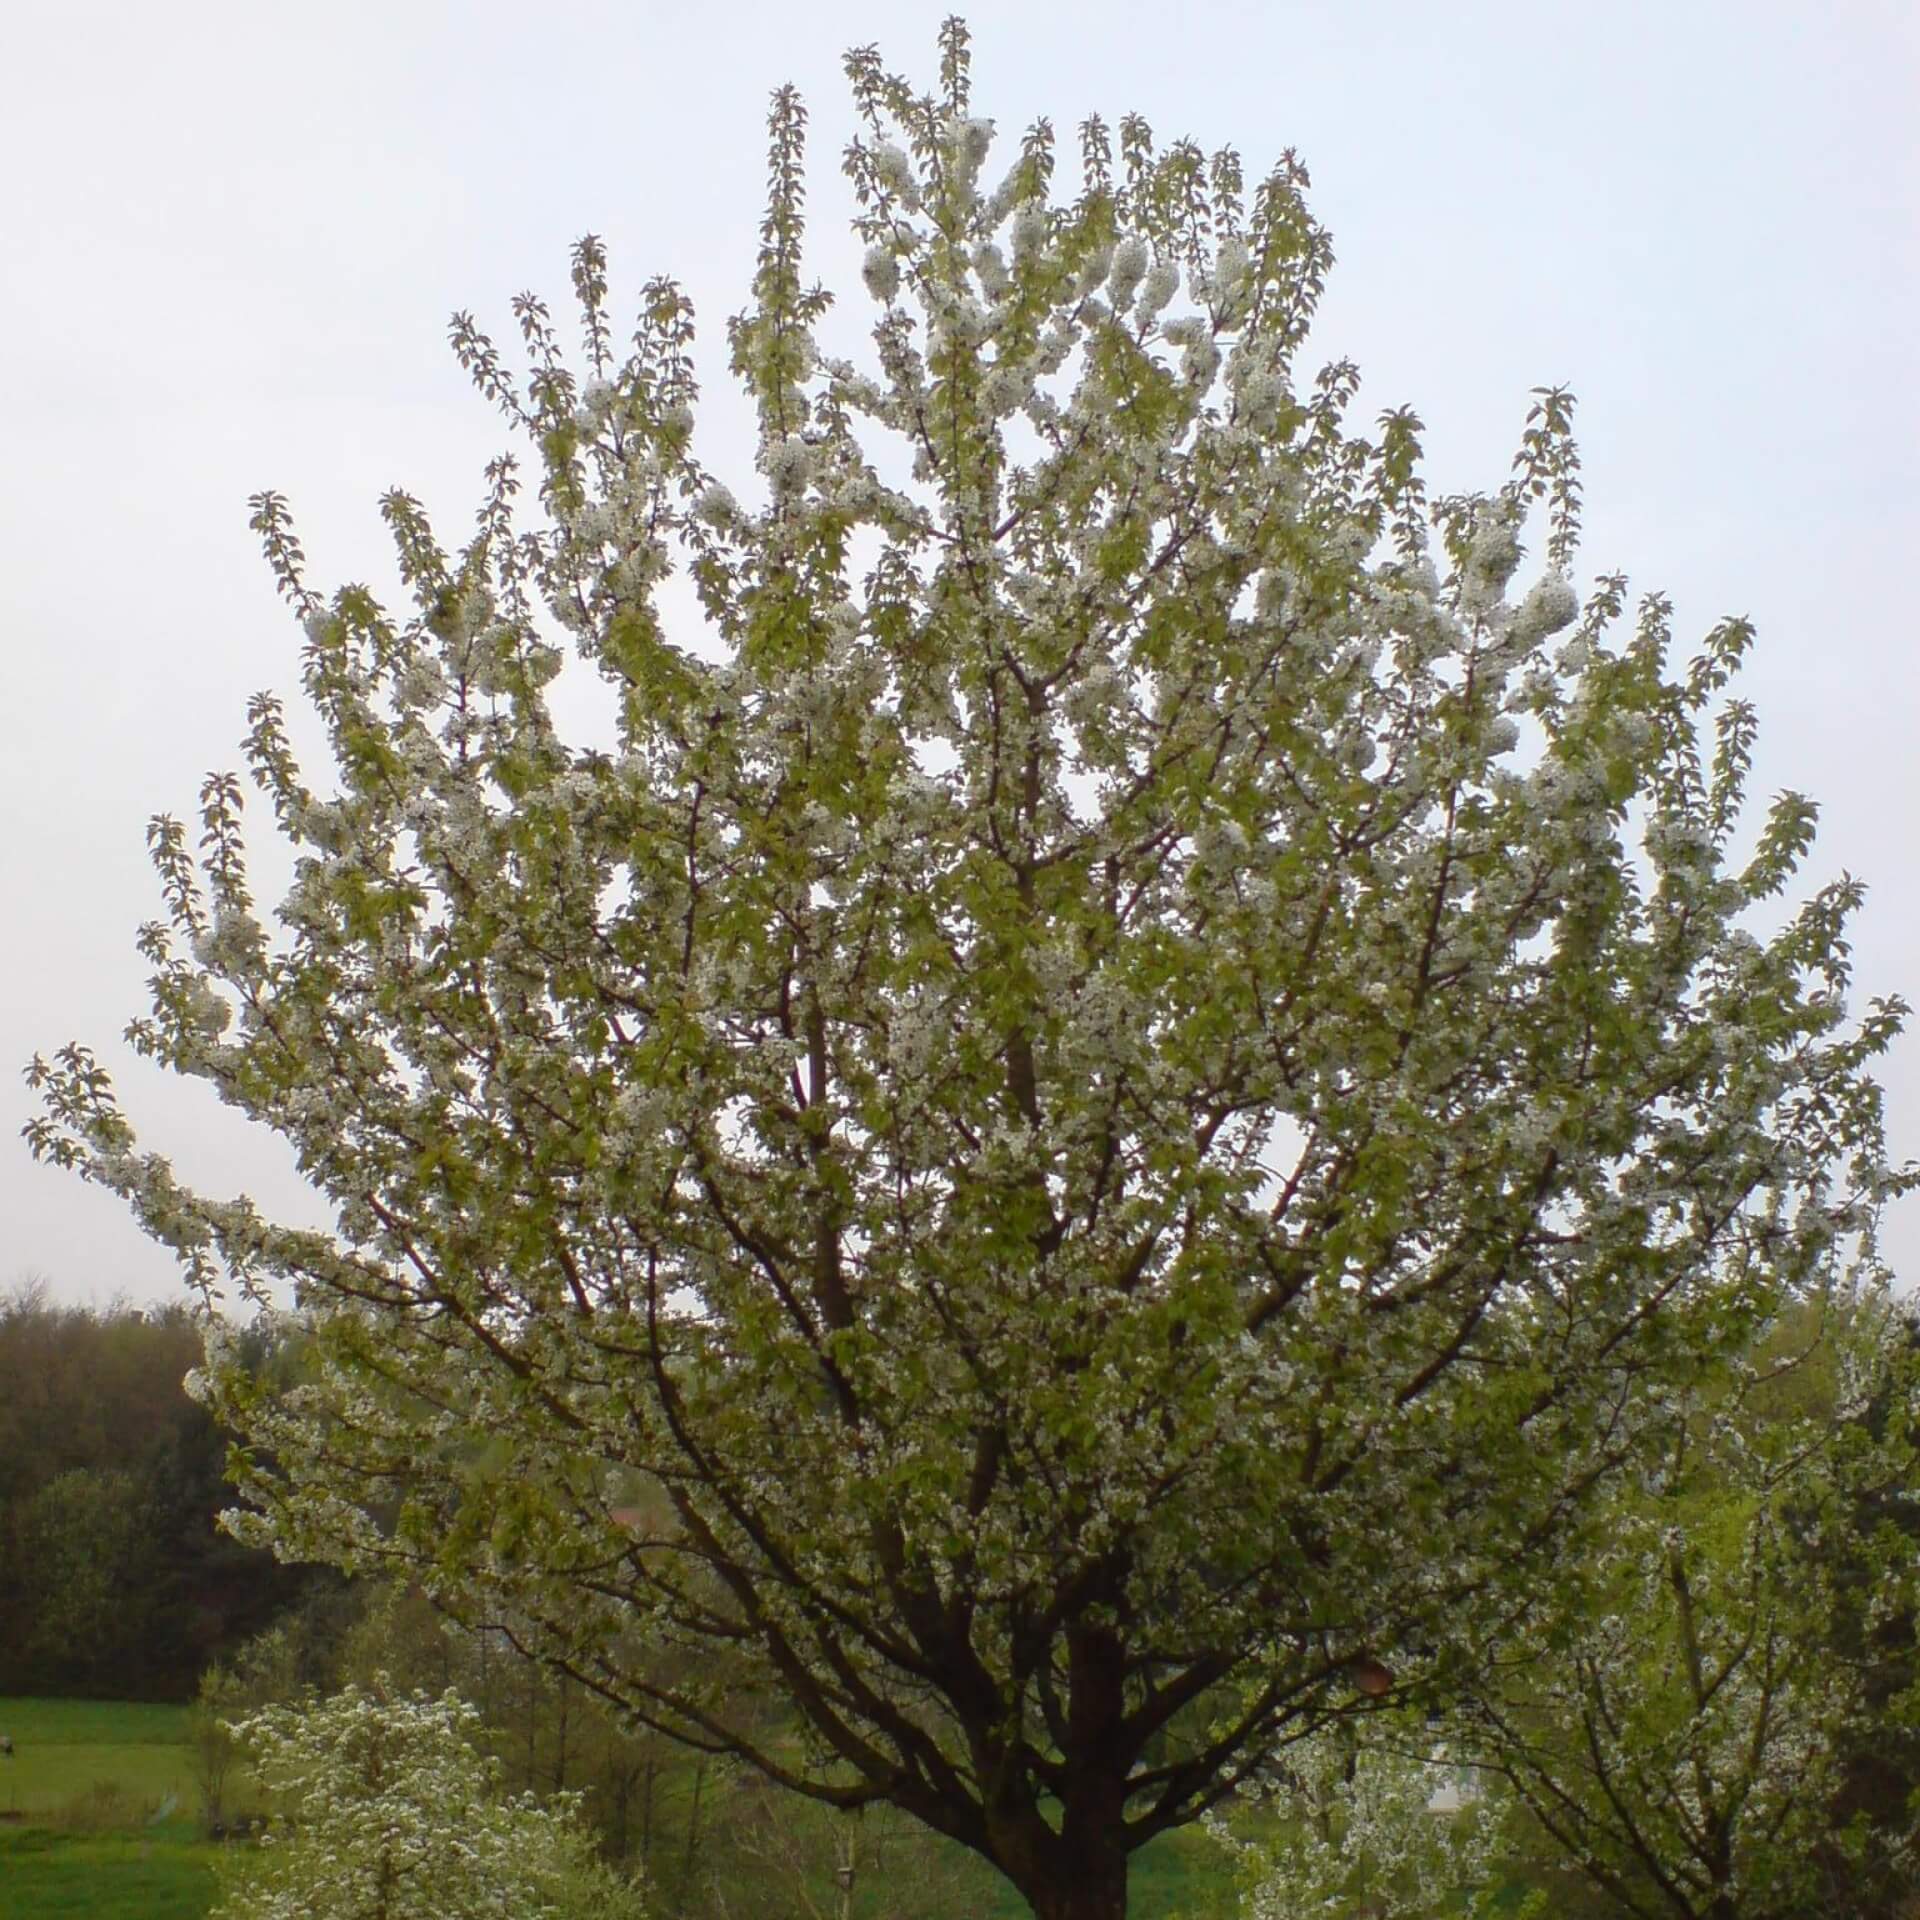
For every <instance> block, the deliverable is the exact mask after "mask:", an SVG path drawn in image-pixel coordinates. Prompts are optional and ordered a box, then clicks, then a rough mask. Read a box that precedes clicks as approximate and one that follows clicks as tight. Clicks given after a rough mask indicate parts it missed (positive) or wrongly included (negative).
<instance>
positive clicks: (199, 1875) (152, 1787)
mask: <svg viewBox="0 0 1920 1920" xmlns="http://www.w3.org/2000/svg"><path fill="white" fill-rule="evenodd" d="M0 1733H4V1734H6V1735H8V1736H9V1737H10V1738H11V1739H12V1741H13V1758H12V1759H11V1760H8V1759H0V1814H4V1815H7V1816H9V1817H8V1818H7V1819H5V1820H4V1821H0V1920H66V1916H68V1915H74V1916H79V1915H82V1914H84V1915H86V1916H87V1920H201V1916H202V1915H204V1914H205V1913H206V1911H207V1909H208V1908H209V1907H210V1906H211V1905H212V1903H213V1897H214V1880H213V1863H214V1860H215V1858H216V1855H217V1850H216V1849H215V1848H213V1847H211V1846H209V1845H208V1844H207V1842H206V1841H204V1840H203V1839H201V1837H200V1835H199V1832H198V1829H197V1827H196V1825H195V1823H194V1817H193V1816H194V1814H195V1812H196V1796H195V1793H194V1786H193V1768H192V1763H191V1758H190V1755H189V1751H188V1748H187V1745H186V1737H187V1712H186V1709H185V1708H184V1707H160V1706H143V1705H136V1704H133V1703H130V1702H127V1701H121V1700H0ZM156 1816H157V1817H156Z"/></svg>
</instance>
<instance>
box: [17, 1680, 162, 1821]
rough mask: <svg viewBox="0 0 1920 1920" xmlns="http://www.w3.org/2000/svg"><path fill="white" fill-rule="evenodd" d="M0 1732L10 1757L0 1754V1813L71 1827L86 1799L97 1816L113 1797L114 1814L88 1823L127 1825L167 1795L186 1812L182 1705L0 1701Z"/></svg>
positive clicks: (104, 1812)
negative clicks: (7, 1740) (8, 1743)
mask: <svg viewBox="0 0 1920 1920" xmlns="http://www.w3.org/2000/svg"><path fill="white" fill-rule="evenodd" d="M0 1733H4V1734H8V1735H10V1736H11V1737H12V1740H13V1758H12V1759H11V1760H6V1759H0V1813H20V1814H24V1815H25V1816H26V1818H27V1819H28V1820H29V1821H46V1820H49V1819H50V1818H57V1819H58V1823H59V1824H62V1825H74V1824H83V1823H84V1821H85V1807H86V1804H87V1803H88V1802H93V1803H95V1805H96V1806H97V1808H98V1810H99V1813H100V1814H101V1815H102V1816H105V1815H107V1814H108V1813H109V1811H110V1805H109V1803H110V1802H117V1803H118V1811H117V1817H116V1818H115V1819H112V1820H109V1819H106V1818H104V1817H103V1818H100V1819H96V1820H95V1821H94V1822H93V1823H92V1824H95V1825H105V1824H120V1825H129V1826H130V1825H137V1824H138V1823H139V1822H141V1821H144V1820H146V1819H148V1818H150V1817H151V1816H152V1815H153V1814H154V1813H156V1812H157V1811H158V1810H159V1809H160V1808H161V1807H163V1806H164V1805H165V1804H166V1803H167V1802H168V1801H169V1800H171V1801H172V1802H173V1805H174V1807H175V1808H176V1809H178V1810H179V1811H180V1812H181V1813H183V1814H186V1815H191V1814H192V1813H193V1811H194V1804H195V1802H194V1787H193V1768H192V1765H191V1761H190V1758H189V1755H188V1750H187V1745H186V1738H187V1710H186V1708H185V1707H160V1706H144V1705H136V1704H133V1703H130V1702H127V1701H122V1700H0ZM60 1816H65V1817H64V1818H59V1817H60Z"/></svg>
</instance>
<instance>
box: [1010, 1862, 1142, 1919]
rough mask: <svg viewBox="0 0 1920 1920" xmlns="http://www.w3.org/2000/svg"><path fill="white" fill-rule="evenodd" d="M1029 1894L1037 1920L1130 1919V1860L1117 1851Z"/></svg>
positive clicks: (1051, 1881)
mask: <svg viewBox="0 0 1920 1920" xmlns="http://www.w3.org/2000/svg"><path fill="white" fill-rule="evenodd" d="M1085 1867H1086V1870H1085V1871H1084V1872H1082V1873H1078V1874H1074V1873H1066V1874H1062V1875H1061V1876H1060V1877H1059V1878H1057V1879H1052V1880H1050V1881H1049V1882H1048V1883H1047V1884H1045V1885H1043V1886H1041V1887H1039V1888H1037V1889H1035V1890H1034V1891H1032V1892H1029V1893H1028V1894H1027V1899H1028V1901H1029V1902H1030V1903H1031V1905H1032V1907H1033V1912H1034V1920H1127V1860H1126V1856H1125V1855H1124V1854H1115V1855H1112V1856H1109V1857H1106V1858H1103V1859H1099V1860H1089V1861H1087V1862H1086V1863H1085Z"/></svg>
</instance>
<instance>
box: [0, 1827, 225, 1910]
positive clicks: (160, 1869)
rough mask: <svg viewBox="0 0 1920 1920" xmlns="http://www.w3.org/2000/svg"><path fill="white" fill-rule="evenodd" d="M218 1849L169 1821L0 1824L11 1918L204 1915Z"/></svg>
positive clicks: (1, 1874) (1, 1880) (0, 1898)
mask: <svg viewBox="0 0 1920 1920" xmlns="http://www.w3.org/2000/svg"><path fill="white" fill-rule="evenodd" d="M215 1851H216V1850H215V1849H214V1848H213V1847H211V1846H209V1845H208V1844H207V1843H206V1842H205V1841H204V1840H201V1839H200V1838H199V1837H198V1835H197V1834H195V1832H194V1831H193V1829H192V1828H191V1827H188V1826H183V1825H179V1824H176V1823H174V1822H171V1821H170V1822H168V1823H167V1825H165V1826H164V1827H157V1828H152V1829H147V1830H143V1831H141V1832H139V1833H58V1832H55V1831H53V1830H52V1829H50V1828H47V1827H22V1828H17V1829H11V1828H6V1827H0V1913H4V1914H5V1915H6V1920H66V1916H68V1915H73V1916H74V1917H75V1920H79V1916H81V1915H83V1914H84V1915H85V1916H86V1920H202V1916H203V1915H204V1914H205V1913H206V1912H207V1909H208V1908H209V1907H210V1906H211V1905H212V1904H213V1897H214V1884H213V1860H214V1854H215Z"/></svg>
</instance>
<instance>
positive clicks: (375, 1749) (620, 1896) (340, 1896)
mask: <svg viewBox="0 0 1920 1920" xmlns="http://www.w3.org/2000/svg"><path fill="white" fill-rule="evenodd" d="M479 1718H480V1716H479V1713H478V1712H477V1710H476V1709H474V1708H473V1707H471V1706H468V1705H467V1704H466V1703H465V1702H464V1701H463V1700H461V1698H460V1697H459V1695H458V1694H454V1693H448V1694H445V1695H443V1696H442V1697H441V1698H440V1699H438V1700H434V1699H430V1698H428V1696H426V1695H425V1694H414V1695H411V1696H407V1697H401V1698H387V1697H385V1696H384V1694H383V1693H382V1691H381V1690H380V1689H378V1688H376V1689H375V1690H374V1691H372V1692H362V1691H361V1690H360V1689H359V1688H358V1687H348V1688H346V1689H344V1690H343V1691H342V1692H340V1693H338V1694H335V1695H334V1696H333V1697H332V1698H330V1699H326V1700H321V1701H318V1702H316V1703H314V1704H313V1705H311V1706H307V1707H272V1708H269V1709H268V1710H267V1711H265V1712H264V1713H259V1714H255V1715H254V1716H252V1717H251V1718H249V1719H246V1720H242V1721H238V1722H235V1723H234V1724H233V1725H232V1727H231V1728H230V1731H231V1732H232V1734H233V1735H234V1737H235V1738H236V1739H237V1740H238V1741H239V1742H240V1743H241V1744H242V1745H243V1746H244V1747H246V1748H247V1749H249V1750H250V1751H251V1753H252V1755H253V1757H254V1768H255V1773H256V1775H257V1777H258V1779H259V1782H260V1784H261V1785H262V1786H263V1787H264V1788H266V1789H267V1790H268V1792H269V1793H270V1794H271V1795H272V1796H273V1800H274V1804H275V1805H276V1807H277V1808H278V1812H277V1813H276V1815H275V1818H274V1820H273V1822H272V1824H271V1826H270V1827H269V1828H268V1830H267V1832H266V1834H265V1835H264V1836H263V1838H262V1839H261V1841H260V1844H259V1847H258V1849H257V1850H255V1849H248V1850H242V1851H239V1852H235V1853H230V1854H229V1855H228V1856H227V1864H226V1869H225V1871H226V1877H227V1881H228V1884H227V1887H226V1890H225V1897H224V1899H223V1900H222V1902H221V1904H220V1906H219V1907H218V1908H217V1909H216V1915H215V1920H312V1916H313V1915H315V1914H325V1915H327V1916H328V1920H492V1917H493V1916H499V1920H644V1907H643V1905H642V1902H641V1899H640V1896H639V1894H638V1893H637V1892H636V1891H635V1890H634V1889H633V1888H632V1887H631V1886H629V1885H628V1884H627V1882H625V1881H624V1880H622V1879H621V1878H620V1877H619V1876H618V1875H617V1874H615V1873H613V1872H612V1871H611V1870H610V1869H608V1868H605V1867H603V1866H601V1865H600V1864H599V1863H598V1862H597V1861H596V1860H595V1859H594V1857H593V1850H592V1844H591V1842H590V1840H589V1839H588V1837H587V1835H586V1834H585V1832H584V1831H583V1830H582V1829H581V1827H580V1826H579V1824H578V1820H577V1806H576V1804H575V1803H574V1802H573V1801H572V1800H570V1799H569V1798H568V1797H567V1796H564V1795H563V1796H561V1797H560V1798H559V1799H558V1800H556V1801H555V1802H553V1803H551V1804H549V1805H547V1806H541V1805H540V1804H539V1803H538V1802H536V1801H535V1800H534V1799H533V1797H532V1796H531V1795H523V1796H521V1797H520V1798H518V1799H509V1798H508V1797H506V1796H505V1795H504V1794H503V1792H502V1790H501V1786H500V1767H499V1763H498V1762H497V1761H494V1760H491V1759H489V1758H487V1757H485V1756H483V1755H482V1754H481V1753H480V1752H479V1751H478V1750H477V1749H476V1747H475V1746H474V1744H473V1740H472V1735H473V1731H474V1728H475V1727H476V1725H477V1724H478V1722H479Z"/></svg>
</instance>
